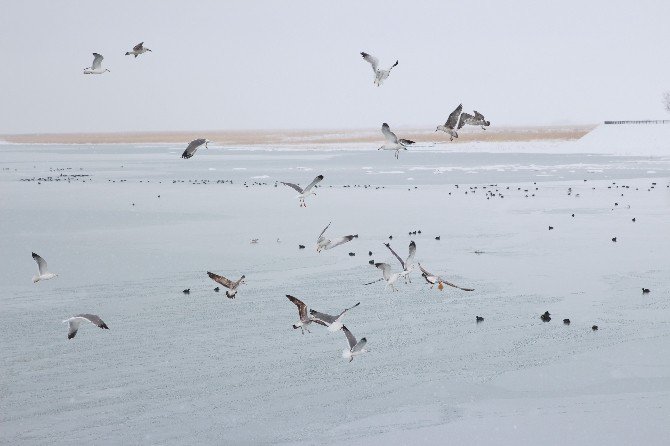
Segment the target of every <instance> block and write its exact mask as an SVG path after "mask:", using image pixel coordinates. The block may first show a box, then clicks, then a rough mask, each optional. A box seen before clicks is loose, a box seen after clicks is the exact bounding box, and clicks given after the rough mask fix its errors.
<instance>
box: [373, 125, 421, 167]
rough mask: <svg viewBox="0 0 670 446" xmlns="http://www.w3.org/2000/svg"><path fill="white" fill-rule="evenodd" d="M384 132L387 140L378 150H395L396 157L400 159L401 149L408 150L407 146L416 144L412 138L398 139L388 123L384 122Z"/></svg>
mask: <svg viewBox="0 0 670 446" xmlns="http://www.w3.org/2000/svg"><path fill="white" fill-rule="evenodd" d="M382 134H383V135H384V138H386V142H385V143H384V145H383V146H381V147H380V148H379V149H377V150H395V158H396V159H398V155H399V154H400V151H401V150H407V146H410V145H412V144H414V141H412V140H410V139H398V137H397V136H396V135H395V133H393V132H392V131H391V128H390V127H389V125H388V124H387V123H383V124H382Z"/></svg>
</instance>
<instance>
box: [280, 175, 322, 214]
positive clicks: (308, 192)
mask: <svg viewBox="0 0 670 446" xmlns="http://www.w3.org/2000/svg"><path fill="white" fill-rule="evenodd" d="M321 180H323V175H319V176H317V177H316V178H314V180H313V181H312V182H311V183H309V185H308V186H307V187H306V188H304V189H303V188H301V187H300V186H298V185H297V184H293V183H285V182H283V181H282V182H281V184H283V185H285V186H289V187H292V188H293V189H295V190H296V191H298V193H299V194H300V195H298V196H297V197H296V198H299V199H300V207H307V204H306V203H305V198H307V197H309V196H310V195H316V192H311V190H312V188H313V187H314V186H315V185H316V184H317V183H319V182H320V181H321Z"/></svg>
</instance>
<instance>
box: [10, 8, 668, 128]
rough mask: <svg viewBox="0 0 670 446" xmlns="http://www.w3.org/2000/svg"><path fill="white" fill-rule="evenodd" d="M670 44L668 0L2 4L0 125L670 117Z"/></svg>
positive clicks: (330, 124)
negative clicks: (376, 64) (97, 70)
mask: <svg viewBox="0 0 670 446" xmlns="http://www.w3.org/2000/svg"><path fill="white" fill-rule="evenodd" d="M140 41H144V42H145V46H147V47H149V48H151V49H152V50H153V52H152V53H147V54H144V55H142V56H140V57H138V58H137V59H134V58H132V57H131V56H124V53H125V52H126V51H129V50H130V49H131V48H132V47H133V45H135V44H136V43H138V42H140ZM669 46H670V1H668V0H656V1H585V0H580V1H568V0H562V1H558V2H548V1H537V0H535V1H509V2H508V1H505V2H502V1H483V0H478V1H464V0H458V1H447V0H434V1H432V0H430V1H428V0H427V1H417V0H413V1H406V2H400V1H361V0H357V1H341V0H338V1H328V2H321V1H316V0H306V1H290V2H288V1H286V2H282V1H263V2H261V1H250V0H247V1H186V0H179V1H177V0H174V1H165V0H162V1H138V0H132V1H123V0H115V1H69V0H66V1H64V0H59V1H54V0H40V1H38V0H34V1H32V0H22V1H11V2H10V1H7V2H4V4H3V7H2V13H1V14H0V54H1V55H2V59H1V64H0V82H1V85H2V88H1V89H0V133H33V132H90V131H142V130H146V131H153V130H217V129H275V128H289V129H309V128H372V127H378V126H379V125H380V124H381V123H382V122H384V121H386V122H389V123H390V124H391V125H392V126H395V127H399V126H412V127H414V126H427V127H430V128H432V127H434V126H435V125H437V124H439V123H442V122H444V121H445V120H446V117H447V115H448V114H449V112H451V110H453V108H455V106H456V105H458V104H459V103H460V102H462V103H463V105H464V109H465V110H470V109H473V108H474V109H477V110H478V111H480V112H483V113H484V114H485V115H486V116H487V118H489V119H490V120H491V122H492V125H525V124H566V123H570V124H573V123H595V122H599V121H602V120H605V119H645V118H670V116H669V115H668V113H667V112H665V111H664V110H663V105H662V103H661V97H662V93H663V91H665V90H670V51H669ZM360 51H366V52H369V53H371V54H373V55H375V56H377V57H378V58H379V59H380V60H381V64H382V65H383V66H387V65H390V64H392V63H393V62H394V61H395V60H396V59H398V60H399V61H400V62H399V65H398V66H397V67H396V68H394V70H393V71H392V73H391V76H390V77H389V78H388V79H387V80H386V82H385V83H384V85H383V86H382V87H380V88H377V87H375V86H374V85H373V83H372V80H373V73H372V70H371V68H370V65H369V64H367V63H366V62H365V61H363V59H362V58H361V56H360V55H359V52H360ZM93 52H99V53H101V54H102V55H103V56H105V60H104V62H103V67H106V68H109V69H110V70H111V72H110V73H105V74H104V75H99V76H96V75H84V74H82V71H83V69H84V68H85V67H88V66H90V65H91V62H92V59H93V56H92V55H91V53H93Z"/></svg>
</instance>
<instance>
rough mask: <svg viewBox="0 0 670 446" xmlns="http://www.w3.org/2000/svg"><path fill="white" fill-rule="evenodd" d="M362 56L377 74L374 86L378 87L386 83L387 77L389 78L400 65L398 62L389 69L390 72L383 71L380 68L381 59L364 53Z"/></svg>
mask: <svg viewBox="0 0 670 446" xmlns="http://www.w3.org/2000/svg"><path fill="white" fill-rule="evenodd" d="M361 56H363V59H365V61H366V62H368V63H369V64H370V65H372V71H374V73H375V80H374V84H375V85H376V86H378V87H379V86H380V85H381V84H382V83H383V82H384V80H385V79H386V78H387V77H389V74H390V73H391V70H392V69H393V67H395V66H396V65H398V61H397V60H396V61H395V63H394V64H393V65H391V68H389V69H388V70H382V69H381V68H379V59H377V58H376V57H375V56H373V55H371V54H368V53H366V52H362V53H361Z"/></svg>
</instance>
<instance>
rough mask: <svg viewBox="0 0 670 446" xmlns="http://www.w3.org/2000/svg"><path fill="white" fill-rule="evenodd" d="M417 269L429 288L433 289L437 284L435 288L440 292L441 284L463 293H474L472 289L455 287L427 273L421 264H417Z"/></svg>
mask: <svg viewBox="0 0 670 446" xmlns="http://www.w3.org/2000/svg"><path fill="white" fill-rule="evenodd" d="M419 268H420V269H421V276H423V278H424V279H426V282H428V283H429V284H430V285H431V286H430V288H431V289H432V288H433V285H435V284H436V283H437V284H438V285H437V287H438V288H439V289H440V290H441V289H442V284H444V285H449V286H450V287H454V288H458V289H459V290H463V291H474V290H475V289H474V288H463V287H460V286H458V285H455V284H453V283H451V282H449V281H447V280H444V279H443V278H441V277H440V276H436V275H435V274H432V273H430V272H428V271H427V270H426V269H425V268H424V267H423V266H421V264H420V263H419Z"/></svg>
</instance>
